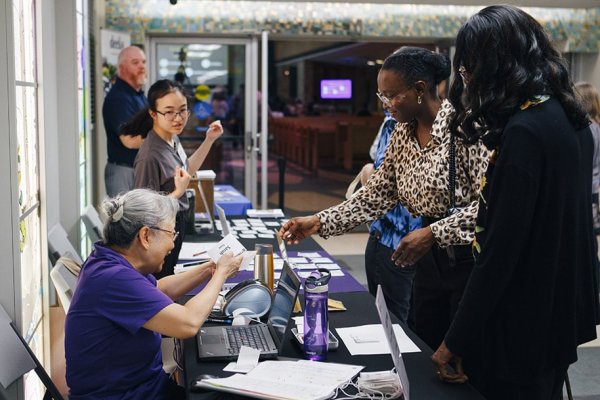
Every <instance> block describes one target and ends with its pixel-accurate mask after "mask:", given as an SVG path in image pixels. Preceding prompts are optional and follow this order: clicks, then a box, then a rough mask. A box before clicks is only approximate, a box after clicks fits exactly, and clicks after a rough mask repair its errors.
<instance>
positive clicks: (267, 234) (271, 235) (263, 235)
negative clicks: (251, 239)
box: [257, 233, 273, 239]
mask: <svg viewBox="0 0 600 400" xmlns="http://www.w3.org/2000/svg"><path fill="white" fill-rule="evenodd" d="M257 236H258V237H259V238H263V239H273V234H272V233H259V234H258V235H257Z"/></svg>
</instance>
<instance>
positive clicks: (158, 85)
mask: <svg viewBox="0 0 600 400" xmlns="http://www.w3.org/2000/svg"><path fill="white" fill-rule="evenodd" d="M172 92H179V93H181V94H183V95H184V96H185V90H184V89H183V86H182V85H181V83H179V82H173V81H170V80H168V79H161V80H159V81H156V82H154V84H153V85H152V86H150V89H149V90H148V107H146V108H144V109H142V110H140V111H138V112H137V114H135V115H134V116H133V118H131V119H130V120H129V121H127V122H125V123H124V124H123V125H121V129H120V133H121V134H122V135H129V136H138V135H141V136H142V137H143V138H145V137H146V136H147V135H148V132H149V131H150V130H151V129H152V126H153V124H154V122H153V121H152V117H151V116H150V110H152V111H156V101H157V100H158V99H160V98H162V97H164V96H166V95H167V94H169V93H172Z"/></svg>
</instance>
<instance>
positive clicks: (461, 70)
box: [458, 65, 471, 86]
mask: <svg viewBox="0 0 600 400" xmlns="http://www.w3.org/2000/svg"><path fill="white" fill-rule="evenodd" d="M458 73H459V75H460V77H461V78H462V81H463V86H466V85H467V83H469V78H470V77H471V76H470V75H469V73H468V72H467V69H466V68H465V67H464V66H462V65H461V66H460V67H459V68H458Z"/></svg>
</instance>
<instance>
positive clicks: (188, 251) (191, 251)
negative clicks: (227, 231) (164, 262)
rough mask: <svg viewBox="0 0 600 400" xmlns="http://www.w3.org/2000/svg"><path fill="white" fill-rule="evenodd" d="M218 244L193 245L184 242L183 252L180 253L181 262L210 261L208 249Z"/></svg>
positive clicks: (182, 245)
mask: <svg viewBox="0 0 600 400" xmlns="http://www.w3.org/2000/svg"><path fill="white" fill-rule="evenodd" d="M215 244H217V242H202V243H192V242H183V243H182V244H181V251H180V252H179V259H180V260H208V259H209V255H208V254H207V251H208V249H210V248H211V247H213V246H214V245H215Z"/></svg>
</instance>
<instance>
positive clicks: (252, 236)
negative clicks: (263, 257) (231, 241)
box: [240, 233, 256, 239]
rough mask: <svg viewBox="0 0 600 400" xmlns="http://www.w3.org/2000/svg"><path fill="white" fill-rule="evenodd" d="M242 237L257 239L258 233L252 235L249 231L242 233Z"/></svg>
mask: <svg viewBox="0 0 600 400" xmlns="http://www.w3.org/2000/svg"><path fill="white" fill-rule="evenodd" d="M240 237H241V238H244V239H256V235H251V234H249V233H247V234H244V233H240Z"/></svg>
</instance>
